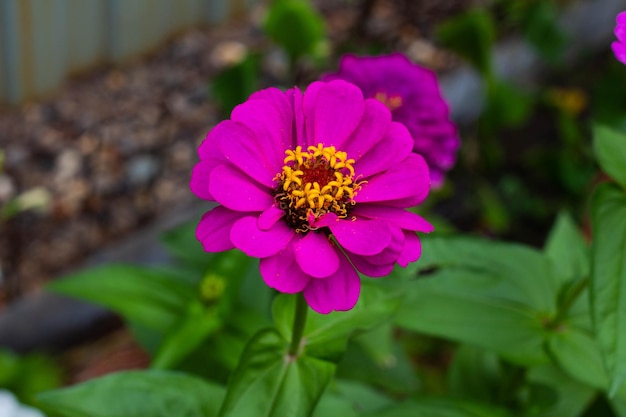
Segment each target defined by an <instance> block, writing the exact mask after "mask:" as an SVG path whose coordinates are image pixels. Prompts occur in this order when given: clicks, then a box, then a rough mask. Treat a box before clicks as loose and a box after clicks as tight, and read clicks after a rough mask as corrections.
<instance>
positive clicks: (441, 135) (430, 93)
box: [322, 53, 460, 187]
mask: <svg viewBox="0 0 626 417" xmlns="http://www.w3.org/2000/svg"><path fill="white" fill-rule="evenodd" d="M322 79H323V80H325V81H330V80H337V79H342V80H346V81H349V82H351V83H353V84H355V85H356V86H358V87H359V88H360V89H361V91H362V92H363V95H364V96H365V97H367V98H375V99H377V100H379V101H380V102H382V103H383V104H385V105H386V106H387V107H388V108H389V109H390V111H391V114H392V118H393V120H394V121H397V122H401V123H403V124H404V125H405V126H406V127H407V128H408V129H409V132H410V133H411V136H412V137H413V141H414V146H413V150H414V151H415V152H417V153H419V154H421V155H422V156H423V157H424V158H425V159H426V162H427V163H428V167H429V168H430V176H431V181H432V184H433V186H435V187H436V186H440V185H441V183H442V182H443V180H444V174H445V172H446V171H448V170H449V169H450V168H451V167H452V166H453V165H454V163H455V161H456V152H457V150H458V148H459V145H460V141H459V138H458V135H457V131H456V127H455V126H454V124H453V123H452V122H450V120H449V109H448V105H447V104H446V102H445V101H444V100H443V98H442V96H441V93H440V91H439V85H438V83H437V78H436V76H435V74H434V73H433V72H432V71H431V70H429V69H426V68H423V67H420V66H419V65H416V64H414V63H412V62H411V61H409V59H408V58H407V57H405V56H404V55H402V54H400V53H394V54H391V55H383V56H375V57H357V56H354V55H344V56H343V57H342V59H341V62H340V64H339V71H338V72H336V73H334V74H327V75H325V76H323V77H322Z"/></svg>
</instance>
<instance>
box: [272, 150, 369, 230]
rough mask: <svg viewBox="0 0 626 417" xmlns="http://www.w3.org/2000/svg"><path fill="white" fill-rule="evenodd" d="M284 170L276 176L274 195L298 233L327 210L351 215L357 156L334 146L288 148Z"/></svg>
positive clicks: (343, 216) (339, 215)
mask: <svg viewBox="0 0 626 417" xmlns="http://www.w3.org/2000/svg"><path fill="white" fill-rule="evenodd" d="M285 154H286V155H287V156H286V157H285V159H284V161H283V162H284V164H285V165H284V166H283V169H282V172H281V173H280V174H278V175H277V176H276V180H277V181H278V186H277V187H276V190H275V192H274V198H275V200H276V202H277V204H278V206H279V207H280V208H281V209H282V210H284V211H285V214H286V215H285V220H286V221H287V224H288V225H289V226H290V227H291V228H292V229H295V231H296V232H299V233H306V232H308V231H309V230H311V229H312V228H313V227H312V224H313V223H314V222H315V220H316V219H318V218H319V217H321V216H323V215H324V214H326V213H334V214H336V215H337V217H339V218H346V217H348V211H349V210H350V208H351V207H352V206H353V205H354V200H353V198H354V195H355V194H356V192H357V190H358V189H359V184H358V183H356V182H355V180H354V168H353V166H352V165H353V164H354V159H348V156H347V154H346V153H345V152H342V151H337V150H336V149H335V147H334V146H326V147H325V146H323V145H322V144H321V143H320V144H318V145H317V146H309V147H308V148H307V150H306V151H303V150H302V146H298V147H296V149H294V150H287V151H285Z"/></svg>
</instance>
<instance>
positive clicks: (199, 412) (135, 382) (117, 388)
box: [39, 371, 224, 417]
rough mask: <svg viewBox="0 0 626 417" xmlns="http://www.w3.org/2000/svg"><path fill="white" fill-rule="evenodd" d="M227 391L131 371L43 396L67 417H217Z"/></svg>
mask: <svg viewBox="0 0 626 417" xmlns="http://www.w3.org/2000/svg"><path fill="white" fill-rule="evenodd" d="M223 397H224V388H223V387H221V386H219V385H214V384H209V383H207V382H204V381H202V380H200V379H198V378H194V377H191V376H188V375H185V374H181V373H176V372H166V371H129V372H120V373H115V374H110V375H107V376H105V377H102V378H97V379H93V380H91V381H88V382H84V383H82V384H79V385H75V386H73V387H69V388H64V389H60V390H56V391H50V392H46V393H43V394H41V395H39V401H40V404H41V405H42V406H44V407H45V410H46V411H47V412H50V413H55V415H57V414H59V415H61V416H63V417H147V416H149V417H172V416H176V417H214V416H217V411H218V409H219V406H220V403H221V402H222V399H223Z"/></svg>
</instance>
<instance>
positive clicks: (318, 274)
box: [293, 233, 339, 278]
mask: <svg viewBox="0 0 626 417" xmlns="http://www.w3.org/2000/svg"><path fill="white" fill-rule="evenodd" d="M293 250H294V253H295V255H296V261H298V265H300V268H302V270H303V271H304V272H305V273H307V274H309V275H310V276H312V277H315V278H325V277H328V276H330V275H332V274H334V273H335V272H336V271H337V268H339V256H338V255H337V252H336V251H335V249H334V248H333V246H332V245H331V243H330V242H329V241H328V238H327V237H326V235H325V234H323V233H307V234H306V235H305V236H304V237H303V238H301V239H297V240H296V241H295V242H294V244H293Z"/></svg>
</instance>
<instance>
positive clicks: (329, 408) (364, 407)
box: [313, 380, 393, 417]
mask: <svg viewBox="0 0 626 417" xmlns="http://www.w3.org/2000/svg"><path fill="white" fill-rule="evenodd" d="M391 404H393V400H392V399H391V398H389V397H387V396H385V395H384V394H382V393H380V392H379V391H377V390H375V389H374V388H372V387H371V386H369V385H366V384H362V383H359V382H354V381H348V380H336V381H335V382H334V383H333V384H331V386H330V387H329V389H328V390H327V391H326V392H325V393H324V396H323V397H322V399H321V400H320V403H319V405H318V407H317V408H316V409H315V412H314V413H313V417H326V416H341V417H348V416H355V417H356V416H357V415H361V414H362V413H366V412H374V411H377V410H380V409H382V408H385V407H388V406H390V405H391Z"/></svg>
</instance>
